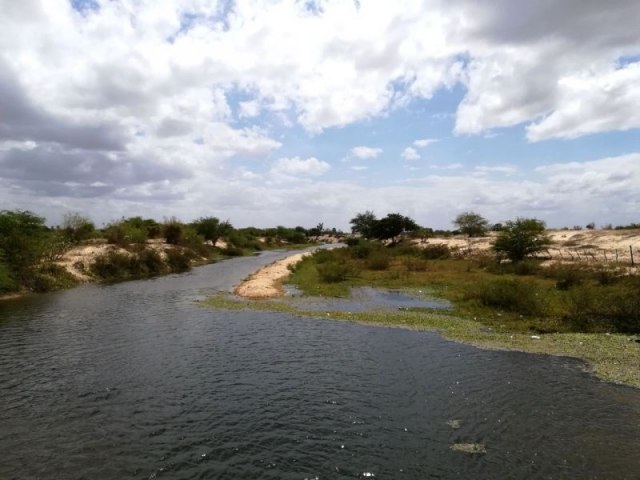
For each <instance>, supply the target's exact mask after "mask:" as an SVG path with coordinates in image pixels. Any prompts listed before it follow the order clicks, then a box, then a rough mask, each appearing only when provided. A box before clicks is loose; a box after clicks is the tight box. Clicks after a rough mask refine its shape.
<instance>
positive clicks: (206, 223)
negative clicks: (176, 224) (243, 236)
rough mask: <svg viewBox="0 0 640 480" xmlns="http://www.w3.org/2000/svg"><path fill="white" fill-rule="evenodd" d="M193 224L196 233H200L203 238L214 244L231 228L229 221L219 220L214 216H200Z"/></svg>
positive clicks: (229, 231) (227, 233)
mask: <svg viewBox="0 0 640 480" xmlns="http://www.w3.org/2000/svg"><path fill="white" fill-rule="evenodd" d="M193 226H194V227H195V229H196V232H198V235H202V237H203V238H204V239H205V240H209V241H211V243H213V245H215V244H216V242H217V241H218V239H220V238H221V237H224V236H226V235H229V233H231V231H232V230H233V227H232V226H231V223H229V221H228V220H227V221H224V222H221V221H220V220H218V219H217V218H216V217H202V218H199V219H198V220H196V221H195V222H193Z"/></svg>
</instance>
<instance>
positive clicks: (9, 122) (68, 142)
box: [0, 61, 125, 151]
mask: <svg viewBox="0 0 640 480" xmlns="http://www.w3.org/2000/svg"><path fill="white" fill-rule="evenodd" d="M0 140H15V141H28V140H31V141H34V142H38V143H39V142H52V143H58V144H60V145H64V146H66V147H68V148H82V149H87V150H112V151H114V150H115V151H121V150H124V143H125V137H124V134H123V132H122V131H121V130H120V128H119V127H117V126H114V125H81V124H78V123H74V122H70V121H69V120H66V119H63V118H59V117H57V116H55V115H52V114H50V113H48V112H46V111H45V110H43V109H42V108H40V107H38V106H37V105H36V104H35V103H34V102H33V101H31V99H29V98H28V97H27V95H26V94H25V92H24V90H23V89H22V88H21V86H20V84H19V82H18V81H17V79H16V76H15V75H14V74H13V72H12V71H11V70H10V69H9V68H8V67H7V66H6V65H5V64H4V63H3V62H2V61H0Z"/></svg>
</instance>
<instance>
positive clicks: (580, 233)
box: [418, 230, 640, 265]
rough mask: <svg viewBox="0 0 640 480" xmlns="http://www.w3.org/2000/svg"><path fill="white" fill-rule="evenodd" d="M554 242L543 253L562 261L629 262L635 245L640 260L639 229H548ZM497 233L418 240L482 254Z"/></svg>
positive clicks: (423, 242) (550, 258) (634, 251)
mask: <svg viewBox="0 0 640 480" xmlns="http://www.w3.org/2000/svg"><path fill="white" fill-rule="evenodd" d="M547 233H548V234H549V236H550V237H551V240H552V245H551V246H550V247H549V249H548V251H547V252H544V253H543V254H541V256H546V257H547V258H548V259H549V260H553V261H561V262H599V263H615V262H618V263H621V264H629V263H630V262H631V255H630V252H629V247H632V248H633V254H634V261H635V263H636V265H637V264H639V263H640V230H548V231H547ZM496 235H497V233H495V232H491V233H490V234H489V235H487V236H484V237H478V238H471V239H470V238H467V237H465V236H464V235H454V236H450V237H433V238H429V239H427V240H426V241H418V243H419V244H421V245H430V244H431V245H433V244H445V245H447V246H448V247H449V248H452V249H458V250H459V251H460V252H461V253H482V252H483V251H488V250H489V249H490V248H491V244H492V243H493V241H494V239H495V237H496Z"/></svg>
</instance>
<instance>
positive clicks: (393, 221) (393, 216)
mask: <svg viewBox="0 0 640 480" xmlns="http://www.w3.org/2000/svg"><path fill="white" fill-rule="evenodd" d="M419 228H420V226H419V225H418V224H417V223H416V222H414V221H413V220H412V219H411V218H409V217H405V216H404V215H401V214H399V213H389V214H388V215H387V216H386V217H384V218H381V219H380V220H378V221H376V222H375V223H374V224H373V227H372V232H371V236H373V237H374V238H377V239H378V240H391V244H392V245H393V244H395V243H396V241H397V238H398V237H399V236H400V235H401V234H403V233H406V232H413V231H416V230H418V229H419Z"/></svg>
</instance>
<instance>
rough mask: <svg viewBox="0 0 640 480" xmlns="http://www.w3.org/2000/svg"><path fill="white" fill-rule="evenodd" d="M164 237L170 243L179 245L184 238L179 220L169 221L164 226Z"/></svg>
mask: <svg viewBox="0 0 640 480" xmlns="http://www.w3.org/2000/svg"><path fill="white" fill-rule="evenodd" d="M164 237H165V239H166V241H167V243H168V244H171V245H178V244H179V243H180V240H181V239H182V225H180V224H179V223H178V222H171V223H167V224H166V225H165V226H164Z"/></svg>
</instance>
